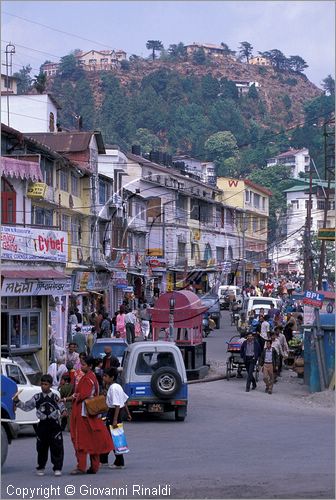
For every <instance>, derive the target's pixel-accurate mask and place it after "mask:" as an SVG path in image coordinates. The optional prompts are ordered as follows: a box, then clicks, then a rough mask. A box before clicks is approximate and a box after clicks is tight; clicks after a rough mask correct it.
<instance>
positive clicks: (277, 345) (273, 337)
mask: <svg viewBox="0 0 336 500" xmlns="http://www.w3.org/2000/svg"><path fill="white" fill-rule="evenodd" d="M271 340H272V347H274V349H275V351H276V353H277V360H276V366H275V369H274V371H273V379H274V383H276V382H277V377H278V375H279V362H280V358H281V357H282V358H283V357H284V352H283V350H282V346H281V343H280V340H279V338H278V337H277V336H276V334H275V332H272V333H271Z"/></svg>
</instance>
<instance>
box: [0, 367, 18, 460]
mask: <svg viewBox="0 0 336 500" xmlns="http://www.w3.org/2000/svg"><path fill="white" fill-rule="evenodd" d="M16 392H17V385H16V383H15V382H14V381H13V380H11V379H10V378H8V377H5V375H1V466H3V464H4V463H5V461H6V458H7V454H8V445H9V444H10V443H11V441H12V439H14V438H15V437H16V435H17V425H16V424H15V422H14V421H15V411H14V403H13V396H14V394H15V393H16Z"/></svg>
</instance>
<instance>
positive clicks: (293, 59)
mask: <svg viewBox="0 0 336 500" xmlns="http://www.w3.org/2000/svg"><path fill="white" fill-rule="evenodd" d="M288 66H289V67H290V69H291V70H292V71H295V73H302V72H303V70H304V69H306V68H308V64H307V63H306V61H305V60H304V59H302V57H300V56H289V59H288Z"/></svg>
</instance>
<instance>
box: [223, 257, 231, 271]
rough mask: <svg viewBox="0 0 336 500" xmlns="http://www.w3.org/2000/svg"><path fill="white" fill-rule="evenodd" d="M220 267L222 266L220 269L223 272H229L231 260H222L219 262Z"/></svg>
mask: <svg viewBox="0 0 336 500" xmlns="http://www.w3.org/2000/svg"><path fill="white" fill-rule="evenodd" d="M221 267H222V271H223V272H224V273H230V272H231V262H229V261H227V260H226V261H224V262H221Z"/></svg>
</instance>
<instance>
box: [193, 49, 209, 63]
mask: <svg viewBox="0 0 336 500" xmlns="http://www.w3.org/2000/svg"><path fill="white" fill-rule="evenodd" d="M192 61H193V63H195V64H198V65H200V66H202V65H204V64H206V63H207V56H206V54H205V52H204V49H202V47H201V48H199V49H197V50H196V51H195V52H194V53H193V56H192Z"/></svg>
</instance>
